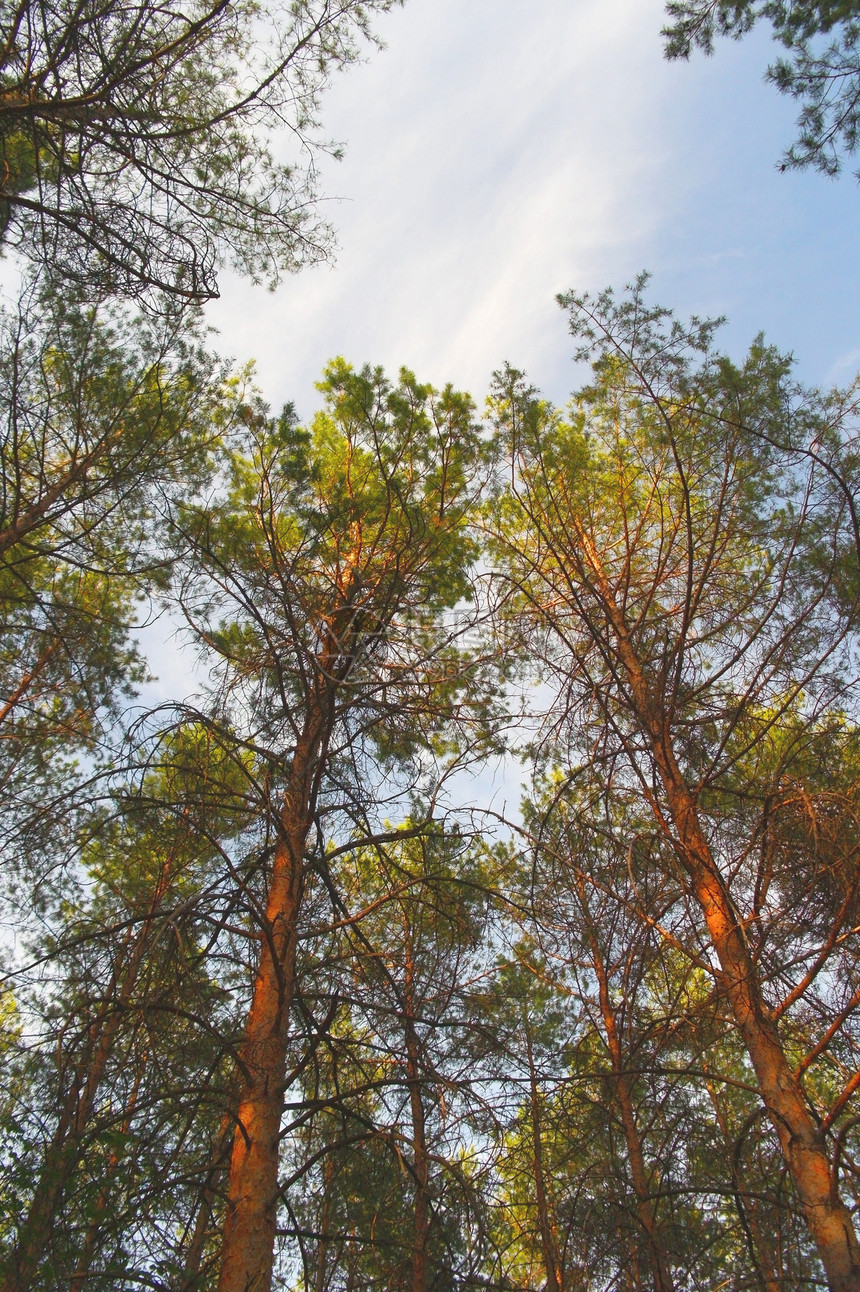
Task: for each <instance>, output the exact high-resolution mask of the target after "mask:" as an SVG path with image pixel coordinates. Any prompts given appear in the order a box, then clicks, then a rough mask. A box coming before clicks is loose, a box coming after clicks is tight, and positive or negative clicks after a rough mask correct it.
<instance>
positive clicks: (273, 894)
mask: <svg viewBox="0 0 860 1292" xmlns="http://www.w3.org/2000/svg"><path fill="white" fill-rule="evenodd" d="M327 671H328V670H326V669H323V670H322V671H321V673H320V675H319V676H318V680H317V682H316V685H315V688H314V692H313V694H312V697H311V700H310V703H309V705H308V711H307V717H306V720H305V725H304V730H303V732H302V735H301V737H300V738H299V740H298V742H297V745H296V749H295V753H294V755H293V760H292V766H291V771H290V777H289V782H288V785H287V789H286V792H285V795H284V805H283V810H282V812H281V832H280V838H279V840H278V843H277V847H276V849H275V855H274V859H273V862H272V874H271V879H270V881H269V889H268V894H267V900H266V912H265V919H264V921H263V928H262V932H261V938H260V961H259V966H258V969H257V976H256V980H255V983H254V990H253V994H252V998H251V1008H250V1013H249V1016H248V1022H247V1026H246V1030H245V1039H244V1042H243V1044H242V1047H241V1050H240V1052H239V1062H238V1067H239V1080H240V1091H239V1099H238V1105H237V1112H236V1130H235V1135H234V1138H233V1150H232V1154H231V1158H230V1178H229V1185H228V1192H227V1209H226V1215H225V1221H224V1236H223V1242H222V1246H221V1269H220V1275H219V1281H218V1290H219V1292H268V1289H269V1288H270V1287H271V1284H272V1269H273V1262H274V1248H275V1237H276V1225H277V1210H278V1147H279V1140H280V1130H281V1119H282V1117H283V1111H284V1100H285V1080H286V1071H287V1047H288V1041H289V1021H290V1010H291V1008H292V1004H293V1000H294V997H295V977H296V936H297V929H298V921H299V917H300V912H301V902H302V889H303V880H304V870H303V854H304V849H305V844H306V842H307V837H308V833H309V831H310V828H311V825H312V823H313V812H314V803H315V795H316V785H317V780H318V774H319V765H320V758H321V756H322V754H323V751H324V748H325V745H326V742H327V740H328V737H329V735H330V732H331V725H332V722H333V713H334V684H333V682H332V680H331V678H330V677H326V673H327Z"/></svg>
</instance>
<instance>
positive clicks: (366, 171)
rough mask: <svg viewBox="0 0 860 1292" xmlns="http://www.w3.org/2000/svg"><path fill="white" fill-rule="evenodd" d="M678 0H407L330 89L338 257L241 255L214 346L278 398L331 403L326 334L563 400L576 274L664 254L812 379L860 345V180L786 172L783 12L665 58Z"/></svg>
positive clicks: (435, 368)
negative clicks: (246, 278) (506, 372)
mask: <svg viewBox="0 0 860 1292" xmlns="http://www.w3.org/2000/svg"><path fill="white" fill-rule="evenodd" d="M662 22H663V6H662V0H407V3H406V5H405V6H404V8H403V9H402V10H396V11H395V12H394V13H392V14H390V15H388V16H386V17H383V18H382V19H380V21H379V30H380V34H381V35H382V36H383V38H384V40H385V41H386V44H387V49H385V50H384V51H383V52H382V53H378V54H373V55H372V57H371V58H370V61H369V62H368V63H367V64H365V65H363V66H361V67H359V68H357V69H353V70H352V71H351V72H349V73H348V74H347V75H346V76H343V77H341V78H339V80H338V81H337V82H336V84H335V85H334V86H333V88H332V90H331V91H330V93H329V95H328V96H327V98H326V101H325V105H324V120H325V127H326V130H327V131H328V133H329V134H330V135H331V136H332V137H334V138H337V139H342V140H344V141H345V142H346V144H347V155H346V159H345V161H343V162H341V163H339V164H336V163H330V164H328V165H327V166H326V167H325V168H324V175H323V179H324V186H325V189H326V192H327V193H328V194H330V195H333V197H336V198H338V199H340V200H337V201H335V200H332V201H330V202H329V203H327V208H326V209H327V211H328V214H329V215H330V218H331V219H332V221H333V223H334V224H335V226H336V228H337V230H338V237H339V242H340V249H339V253H338V256H337V261H336V263H335V264H334V266H333V267H321V268H317V269H314V270H311V271H306V272H305V273H303V274H302V275H300V276H299V277H297V278H293V279H288V280H286V281H285V282H284V283H283V285H282V286H281V287H280V288H279V290H278V291H277V292H276V293H275V294H269V293H267V292H266V291H265V290H263V289H261V288H254V287H252V286H250V285H249V284H247V283H243V282H239V281H238V280H236V279H234V278H231V277H230V276H227V277H226V278H225V279H224V280H223V284H222V285H223V295H222V299H221V301H219V302H217V303H215V304H214V305H213V306H212V307H211V310H210V319H211V322H212V323H213V324H214V325H215V326H216V327H217V328H218V329H219V330H220V333H221V336H220V342H219V344H220V346H221V348H223V349H224V350H226V351H227V352H228V353H230V354H233V355H235V357H236V358H237V359H240V360H243V361H244V360H246V359H248V358H251V357H255V358H256V360H257V363H258V373H259V380H260V384H261V386H262V388H263V391H264V393H265V395H266V397H267V398H268V399H269V400H270V402H271V403H272V404H273V405H276V406H277V405H279V404H280V403H282V402H283V401H284V400H285V399H288V398H292V399H295V400H296V402H297V404H298V407H299V411H300V413H301V414H302V415H306V414H308V413H309V412H310V411H311V410H312V408H313V406H314V403H315V399H316V396H315V392H314V390H313V382H314V380H315V379H316V377H317V376H318V374H319V371H320V369H321V367H322V365H323V363H324V362H325V361H326V359H327V358H329V357H330V356H332V355H334V354H337V353H342V354H344V355H345V356H346V358H348V359H349V360H350V361H352V362H355V363H361V362H364V361H365V360H370V361H372V362H374V363H382V364H384V365H385V366H386V367H388V368H389V369H391V370H396V368H397V367H398V366H399V365H400V364H402V363H405V364H407V365H409V366H411V367H412V368H414V369H415V370H416V372H417V374H418V376H419V377H420V378H421V379H423V380H431V381H434V382H436V383H437V384H438V383H442V382H445V381H449V380H450V381H452V382H454V383H455V384H456V385H459V386H461V387H465V388H467V389H470V390H471V391H472V392H473V394H475V395H476V397H478V398H479V399H480V398H481V397H483V395H484V393H485V392H486V389H487V386H488V383H489V379H490V374H491V372H492V370H493V368H495V367H497V366H498V365H499V364H500V363H501V362H502V361H503V360H506V359H507V360H510V361H511V362H513V363H515V364H517V365H518V366H521V367H525V368H526V370H527V371H528V373H529V375H530V377H531V378H532V380H533V381H534V382H535V384H537V385H538V386H539V387H540V388H541V389H543V390H544V391H545V392H546V393H547V394H549V395H550V396H551V397H552V398H554V399H555V400H557V401H563V400H564V399H565V397H566V395H567V393H568V392H569V390H570V388H571V386H572V384H573V382H574V374H573V371H572V368H571V365H570V361H569V355H570V351H571V344H570V341H569V338H568V337H567V335H566V330H565V322H564V317H563V315H562V314H561V312H560V311H559V309H558V307H557V306H556V305H555V302H554V295H555V293H556V292H557V291H560V290H565V289H567V288H570V287H577V288H586V289H599V288H601V287H603V286H605V285H607V284H613V285H616V286H621V285H623V283H624V282H625V281H627V280H628V279H629V278H631V277H632V276H633V275H635V274H636V273H637V272H638V271H639V270H640V269H649V270H650V271H651V272H652V273H653V293H654V296H655V298H657V299H659V300H660V301H661V302H663V303H665V304H667V305H670V306H671V307H673V308H674V309H676V310H677V311H678V312H679V313H682V314H685V313H689V312H692V311H695V312H699V313H704V314H726V315H728V316H729V320H730V325H729V327H728V328H727V329H726V332H725V334H724V344H725V345H726V347H727V348H728V349H730V350H731V351H732V352H733V353H735V354H739V353H740V352H741V351H742V350H743V348H744V347H745V346H746V345H747V344H748V342H749V340H750V339H751V338H752V336H753V335H754V334H755V333H756V332H757V331H759V330H764V332H765V333H766V335H767V337H768V338H769V339H770V340H772V341H773V342H775V343H776V344H778V345H779V346H780V347H781V348H783V349H789V350H792V351H793V352H794V353H795V355H796V356H797V359H798V371H799V373H800V375H801V376H802V377H803V379H804V380H806V381H808V382H811V383H815V384H829V383H831V382H834V381H838V382H845V381H847V380H850V379H851V377H852V376H853V375H854V372H855V370H856V369H857V368H860V300H858V293H857V291H856V287H855V273H854V251H855V244H856V241H857V232H858V227H860V219H858V217H860V185H858V183H857V181H856V180H855V179H854V178H853V177H852V176H851V174H848V175H846V176H845V177H844V178H842V179H840V180H839V181H836V182H832V181H829V180H827V179H825V178H823V177H821V176H818V175H814V174H800V175H798V174H780V173H779V171H778V170H777V167H776V163H777V161H778V159H779V156H780V152H781V149H782V147H783V146H785V145H786V144H787V143H788V142H790V139H791V137H792V132H793V122H794V115H795V110H794V106H793V104H791V103H790V102H789V101H787V100H786V99H785V98H784V97H782V96H780V95H779V94H778V93H777V92H776V90H775V89H773V88H772V87H770V86H768V85H765V84H764V83H763V71H764V67H765V65H766V63H767V61H768V59H769V58H770V57H771V55H772V51H773V48H774V47H773V46H772V44H771V41H770V39H769V33H768V32H767V30H766V29H762V30H761V31H760V32H756V33H755V34H754V35H753V37H751V38H748V39H747V40H746V41H744V42H742V43H740V44H735V43H725V44H723V45H721V46H720V47H719V48H718V51H717V54H716V56H715V57H714V58H712V59H704V58H702V57H697V58H695V59H693V60H692V61H691V62H690V63H689V64H683V63H674V64H667V63H666V62H665V61H664V60H663V58H662V48H661V40H660V35H659V32H660V27H661V25H662Z"/></svg>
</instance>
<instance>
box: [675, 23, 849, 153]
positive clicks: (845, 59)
mask: <svg viewBox="0 0 860 1292" xmlns="http://www.w3.org/2000/svg"><path fill="white" fill-rule="evenodd" d="M666 12H667V14H668V16H669V18H670V19H671V22H670V24H669V25H668V26H667V27H665V28H664V29H663V35H664V37H665V39H666V55H667V57H668V58H689V56H690V54H691V52H692V50H693V49H694V48H699V49H701V50H703V51H704V52H705V53H706V54H711V53H712V52H713V48H714V40H715V38H717V37H720V36H731V37H733V38H734V39H736V40H739V39H740V38H741V37H743V36H745V35H746V34H747V32H749V31H750V30H751V28H752V27H753V26H754V25H755V24H756V23H757V22H760V21H762V20H766V21H769V22H770V23H771V25H772V27H773V35H774V39H775V40H776V41H777V42H778V43H779V44H780V45H782V46H783V48H784V49H785V50H786V51H787V52H786V55H785V56H784V57H781V58H779V59H777V61H776V62H775V63H773V64H772V65H771V66H770V67H769V68H768V69H767V79H768V80H769V81H771V82H772V83H773V84H774V85H776V86H777V88H778V89H779V90H781V91H782V92H783V93H784V94H789V95H791V97H792V98H794V99H797V100H798V101H799V103H800V115H799V118H798V136H797V141H796V143H794V144H793V145H792V146H791V147H790V148H789V149H788V151H787V152H786V154H785V157H784V160H783V163H782V167H781V169H782V170H785V169H786V168H788V167H791V168H803V167H806V166H813V167H815V169H816V170H819V171H822V172H823V173H824V174H825V175H836V174H838V173H839V171H840V170H841V168H842V161H843V157H845V156H851V155H852V154H853V153H855V152H856V151H857V146H858V129H860V107H858V86H860V22H858V19H860V5H858V4H857V0H818V3H803V2H798V0H669V2H668V3H667V5H666Z"/></svg>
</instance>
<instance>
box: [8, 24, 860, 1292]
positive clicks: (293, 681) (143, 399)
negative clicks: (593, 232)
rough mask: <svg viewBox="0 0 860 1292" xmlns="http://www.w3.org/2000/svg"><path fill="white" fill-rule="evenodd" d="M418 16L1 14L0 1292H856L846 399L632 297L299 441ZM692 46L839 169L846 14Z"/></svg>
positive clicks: (786, 363)
mask: <svg viewBox="0 0 860 1292" xmlns="http://www.w3.org/2000/svg"><path fill="white" fill-rule="evenodd" d="M393 3H394V0H288V2H284V0H282V2H281V3H272V4H271V5H270V4H268V3H266V2H265V0H216V2H215V3H196V2H195V3H193V4H191V5H190V6H189V7H187V8H185V9H183V8H181V7H178V6H176V5H173V4H168V5H160V4H155V3H153V2H152V0H134V2H132V3H127V4H126V3H124V0H39V3H35V2H34V0H12V3H7V2H6V0H0V14H2V31H0V245H2V249H3V251H4V252H8V251H14V252H16V253H17V254H18V256H19V261H18V264H19V266H20V265H25V266H26V265H29V266H30V271H29V276H28V273H27V271H25V281H24V285H23V289H22V292H21V295H20V299H19V300H18V302H17V305H16V306H15V308H13V309H7V310H6V312H5V313H4V314H3V316H2V321H1V322H2V327H0V392H1V393H2V422H0V622H2V634H0V778H2V785H3V789H4V794H3V796H2V798H0V849H2V851H0V865H2V883H0V920H2V935H0V1063H2V1081H0V1292H48V1290H49V1289H50V1290H51V1292H53V1290H54V1289H59V1288H62V1289H65V1290H66V1292H90V1290H92V1292H96V1290H101V1289H103V1290H104V1292H108V1289H139V1288H149V1289H157V1290H159V1292H205V1290H208V1289H212V1290H213V1292H214V1290H215V1289H216V1288H217V1289H218V1292H269V1289H271V1288H273V1287H279V1288H284V1289H287V1288H289V1289H291V1290H294V1292H471V1290H474V1292H477V1290H478V1289H483V1290H485V1292H492V1290H496V1292H536V1290H537V1289H546V1290H547V1292H615V1290H618V1292H620V1290H621V1289H627V1290H629V1292H646V1290H647V1292H676V1290H677V1292H681V1290H688V1289H689V1292H694V1290H696V1292H698V1290H700V1289H701V1290H704V1289H709V1290H716V1289H731V1290H732V1292H744V1290H746V1289H755V1290H756V1292H789V1290H792V1292H793V1290H795V1289H797V1288H800V1287H816V1286H817V1287H824V1286H826V1287H828V1288H830V1289H832V1292H858V1289H860V1241H858V1232H857V1227H858V1213H860V1102H858V1100H860V1093H858V1092H860V946H859V945H858V935H860V829H858V827H860V694H858V660H860V639H858V630H860V504H858V501H857V500H858V494H860V432H858V417H857V413H858V399H860V395H858V387H857V386H854V387H852V388H850V389H848V390H835V391H830V392H820V391H816V390H808V389H804V388H802V387H801V386H800V385H798V384H797V383H796V381H795V380H794V378H793V376H792V365H791V362H790V360H788V359H787V358H785V357H784V356H782V355H780V354H778V353H777V352H776V351H775V350H773V349H772V348H770V347H768V346H767V345H765V343H764V341H763V340H762V339H761V338H759V339H758V340H757V341H756V342H755V343H754V344H753V346H752V347H751V349H750V351H749V353H748V354H747V355H746V356H745V357H744V358H743V360H742V361H741V362H739V363H736V362H733V361H732V360H731V359H730V358H729V357H727V356H726V355H724V354H722V353H721V352H720V351H719V350H718V349H717V348H716V342H715V335H716V329H717V324H715V323H713V322H710V321H702V320H699V319H693V320H692V321H691V322H690V323H689V324H682V323H681V322H679V321H678V320H677V319H675V318H674V317H673V316H672V315H671V313H670V312H668V311H667V310H664V309H660V308H654V307H652V306H651V305H649V303H648V302H647V299H646V296H645V290H644V289H645V282H644V280H640V281H638V282H637V283H636V284H634V285H633V287H632V288H631V289H630V290H629V292H628V293H627V294H626V295H625V296H624V297H623V298H621V299H620V300H619V299H617V298H616V297H615V296H613V294H612V293H611V292H608V291H607V292H605V293H603V294H601V295H599V296H597V297H591V296H586V295H576V294H574V293H571V294H569V295H568V296H565V297H562V298H560V303H561V305H562V306H563V307H564V309H565V310H566V311H567V314H568V317H569V321H570V327H571V331H572V334H573V336H574V337H575V338H576V342H577V346H578V350H577V357H578V358H579V359H580V360H585V361H588V363H590V365H591V367H590V377H589V379H588V381H587V382H586V383H585V384H584V385H582V386H581V387H580V388H579V389H578V390H577V391H575V392H574V394H573V396H572V398H571V402H570V405H569V406H568V407H567V408H566V409H559V408H556V407H553V406H552V405H551V404H550V403H549V402H548V401H546V400H544V399H542V398H541V396H540V394H539V393H538V392H537V391H536V390H534V389H533V388H532V387H531V386H530V385H529V383H528V381H527V380H526V378H525V376H524V375H523V374H522V373H520V372H518V371H516V370H515V369H513V368H511V367H506V368H505V369H504V370H502V371H501V372H499V373H498V374H496V377H495V380H494V385H493V388H492V391H491V395H490V398H489V399H488V401H487V411H486V415H485V417H484V419H483V420H481V418H480V417H479V415H478V412H477V409H476V405H475V403H474V402H473V400H472V399H471V398H470V396H468V395H467V394H464V393H462V392H458V391H456V390H454V389H453V388H451V387H445V388H444V389H442V390H437V389H434V388H433V387H431V386H429V385H426V384H422V383H421V382H419V381H418V380H417V379H416V377H415V376H414V375H413V374H412V373H411V372H409V371H407V370H402V371H401V372H400V374H399V376H398V378H397V380H396V381H394V380H391V379H389V378H387V377H386V376H385V374H384V373H383V372H382V370H380V369H373V368H370V367H367V368H364V369H362V370H361V371H356V370H355V369H353V368H352V367H350V365H349V364H348V363H346V362H345V361H344V360H343V359H337V360H335V361H333V362H332V363H331V364H330V365H329V367H328V368H327V369H326V370H325V373H324V375H323V379H322V381H321V383H320V385H319V390H320V392H321V405H322V406H321V408H320V410H319V411H318V412H317V413H316V414H315V415H314V416H313V417H312V418H311V419H309V420H306V421H305V420H302V419H301V418H300V417H299V416H298V414H297V413H296V410H295V409H294V408H293V407H292V406H287V407H286V408H284V410H283V412H282V413H281V414H280V415H278V416H273V415H272V414H271V411H270V409H269V407H268V406H267V405H266V404H265V402H264V401H263V399H262V397H261V396H260V394H259V392H258V391H257V390H256V389H255V388H254V386H253V382H252V376H251V374H250V372H248V371H246V372H238V373H237V372H235V371H232V370H231V369H230V368H229V366H228V365H225V364H223V363H222V362H221V361H219V360H218V359H217V358H216V357H214V356H213V355H212V354H210V353H209V352H208V350H207V345H206V336H205V330H204V328H203V325H202V322H201V319H200V316H199V312H198V309H197V307H198V305H199V303H200V302H201V301H202V300H205V299H207V298H209V297H211V296H213V295H216V294H217V275H218V271H219V269H220V268H221V267H222V266H223V265H224V264H226V263H232V264H233V265H235V266H237V267H238V268H239V269H240V270H241V271H243V272H245V273H246V274H249V275H250V276H251V277H253V278H254V279H256V280H259V281H266V282H269V283H271V284H273V283H274V282H275V281H276V280H277V278H278V276H279V274H280V273H282V272H284V271H288V270H293V269H296V268H299V267H300V266H301V265H303V264H305V263H308V262H309V261H312V260H314V259H316V258H318V257H319V256H320V255H322V254H324V253H325V251H326V248H327V246H328V236H329V235H328V230H327V229H326V228H325V227H324V225H323V224H322V223H321V222H320V220H319V218H318V215H317V213H316V210H315V206H314V197H315V193H316V173H315V159H316V158H317V157H318V156H319V153H320V151H321V150H323V151H324V150H325V149H326V148H327V147H329V146H328V145H326V144H325V142H324V140H323V137H322V135H321V134H320V126H319V121H318V115H319V114H318V109H319V102H320V95H321V93H322V91H323V89H324V88H325V86H326V84H327V83H328V80H329V78H330V76H331V74H332V73H333V72H334V71H335V70H337V69H339V68H342V67H345V66H346V65H348V64H350V63H352V62H354V61H355V60H356V59H357V58H358V56H359V53H360V50H361V48H362V45H363V43H364V42H365V41H366V40H368V39H370V40H373V39H374V35H373V32H372V30H371V19H372V17H373V16H374V14H376V13H379V12H383V11H385V10H387V9H390V8H391V7H393ZM668 11H669V14H670V17H671V19H672V21H673V24H674V25H673V26H672V27H671V28H670V29H669V30H668V32H667V36H668V41H669V45H668V50H669V53H670V55H674V56H686V55H688V54H689V52H690V50H691V49H692V48H693V47H694V46H698V47H700V48H703V49H705V50H706V51H710V50H711V48H712V45H713V41H714V39H715V37H716V36H718V35H735V36H738V35H743V34H744V33H745V32H746V31H748V30H749V29H750V27H751V26H752V25H753V24H754V23H755V22H756V21H758V20H759V19H766V20H769V21H770V22H771V23H772V24H773V27H774V30H775V34H776V36H777V37H778V39H779V40H781V42H782V44H783V46H784V47H785V49H786V51H787V58H786V60H784V61H782V62H780V63H779V64H778V65H777V67H776V68H775V70H774V71H773V72H772V75H773V77H774V78H775V79H776V80H777V82H778V83H779V84H780V85H781V86H782V88H784V89H787V90H789V91H790V92H791V93H792V94H795V95H796V96H797V97H799V98H800V99H801V100H802V103H803V109H802V112H803V115H802V118H801V137H800V142H799V144H798V146H797V148H796V149H795V150H793V151H792V153H791V154H790V155H789V161H790V162H791V163H792V164H799V165H802V164H807V163H809V162H812V163H814V164H816V165H818V166H820V167H821V168H822V169H824V170H828V171H834V170H835V169H837V168H838V165H839V158H840V155H841V152H842V151H847V152H849V153H850V152H851V151H853V150H854V149H855V146H856V142H857V123H858V120H860V116H858V111H860V110H858V107H857V103H858V101H860V99H858V94H857V86H858V84H860V70H858V65H857V59H856V50H857V46H858V40H860V27H858V24H857V12H856V11H857V5H856V4H854V3H832V4H831V3H826V4H825V3H821V4H819V5H814V6H810V5H804V4H794V3H781V2H780V3H777V2H776V0H774V2H773V3H771V2H770V0H767V2H764V0H762V3H752V2H751V0H750V2H746V0H737V2H735V0H732V3H724V2H723V0H719V2H718V0H695V2H694V0H690V3H681V2H680V0H678V2H677V3H676V2H675V0H673V2H672V3H670V4H669V5H668ZM822 40H830V41H831V43H830V44H828V45H826V46H824V45H822ZM285 139H287V140H288V141H289V145H290V147H291V148H292V152H291V153H290V155H289V157H288V158H287V160H282V159H281V152H282V148H283V147H284V146H285V145H284V140H285ZM135 302H137V304H135ZM136 308H139V309H141V311H142V312H141V313H140V314H139V315H136V314H135V313H134V312H133V310H134V309H136ZM159 617H161V620H162V622H164V623H167V624H169V626H170V627H169V632H170V634H171V637H172V640H173V642H174V643H175V644H176V646H177V648H178V647H179V646H182V647H184V648H185V649H186V650H187V651H188V652H189V653H193V655H194V658H195V659H196V664H197V673H196V677H197V689H196V691H195V693H194V694H193V695H187V694H180V693H177V694H175V695H172V696H170V697H169V698H168V699H166V700H163V702H162V703H161V704H159V705H158V706H156V707H152V706H149V707H147V705H146V703H145V699H146V696H147V694H148V693H147V691H145V690H141V687H142V686H143V684H145V683H146V682H147V681H148V680H149V674H148V669H147V662H146V657H145V652H144V650H143V648H142V644H141V636H140V629H141V625H144V626H147V625H149V626H150V627H151V625H152V620H153V619H155V620H157V619H159ZM499 769H501V770H502V771H503V773H504V775H505V777H506V778H507V781H508V783H509V784H510V783H513V784H515V785H516V790H515V791H514V794H513V795H512V796H511V797H512V798H516V797H519V798H520V802H519V804H515V803H514V804H512V805H511V807H510V808H509V809H507V810H499V806H498V798H499V796H498V794H495V795H494V793H493V791H492V788H488V786H490V784H491V782H492V780H493V777H494V775H495V774H496V773H497V772H498V771H499Z"/></svg>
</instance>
